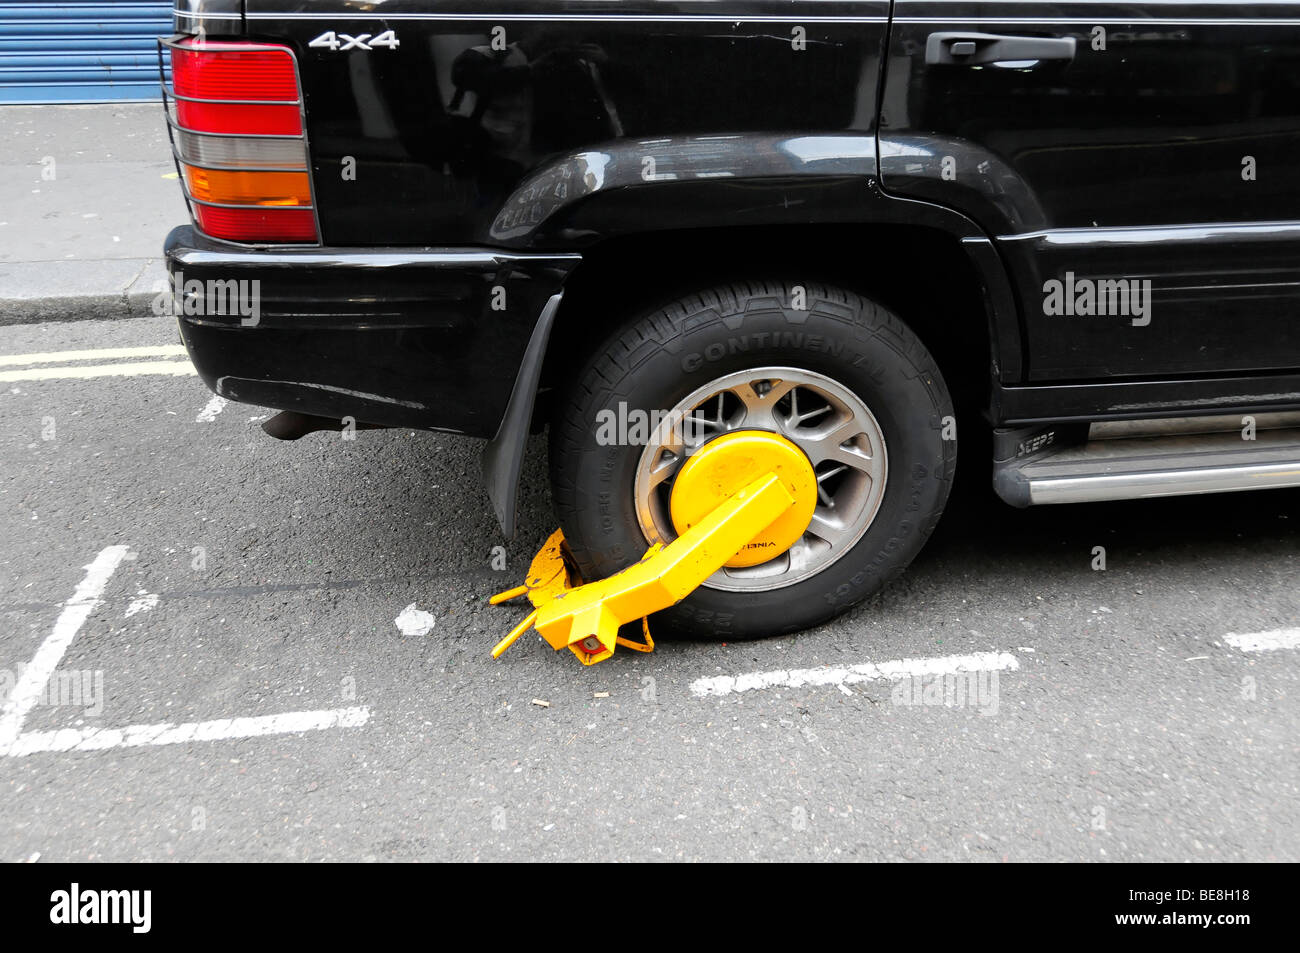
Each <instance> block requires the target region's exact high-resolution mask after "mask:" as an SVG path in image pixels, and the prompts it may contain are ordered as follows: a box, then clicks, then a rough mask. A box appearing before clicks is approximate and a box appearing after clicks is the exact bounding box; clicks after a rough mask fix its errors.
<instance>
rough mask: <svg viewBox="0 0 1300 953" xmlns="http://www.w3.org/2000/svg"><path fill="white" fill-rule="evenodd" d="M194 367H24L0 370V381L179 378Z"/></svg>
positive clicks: (171, 364)
mask: <svg viewBox="0 0 1300 953" xmlns="http://www.w3.org/2000/svg"><path fill="white" fill-rule="evenodd" d="M196 373H198V372H197V371H195V370H194V365H193V364H191V363H190V362H189V361H188V360H184V361H133V362H130V363H127V364H89V365H81V366H79V367H27V368H23V369H22V370H20V371H0V381H54V380H85V379H87V378H91V377H139V376H141V375H142V374H170V375H172V376H173V377H179V376H181V375H184V374H196Z"/></svg>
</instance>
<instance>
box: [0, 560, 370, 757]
mask: <svg viewBox="0 0 1300 953" xmlns="http://www.w3.org/2000/svg"><path fill="white" fill-rule="evenodd" d="M134 558H135V556H134V555H133V554H132V553H131V552H130V551H129V548H128V547H126V546H109V547H107V548H105V549H103V550H102V551H100V553H99V555H98V556H96V557H95V559H94V561H93V562H91V564H90V565H89V566H87V567H86V575H85V578H84V579H82V580H81V584H80V585H78V586H77V588H76V590H75V591H74V592H73V593H72V598H71V599H69V600H68V601H67V602H65V603H64V604H63V610H62V611H61V612H60V613H59V618H58V619H57V620H56V621H55V623H54V631H53V632H51V633H50V635H49V637H48V638H47V639H46V640H45V641H44V642H42V643H41V647H40V648H39V649H37V650H36V656H35V657H34V658H33V659H32V660H31V662H29V663H28V664H27V665H26V666H25V667H24V668H23V672H22V675H21V676H20V677H19V679H18V684H17V685H15V686H14V689H13V691H12V692H10V693H9V698H8V699H7V700H6V701H5V704H4V707H3V708H2V709H0V756H5V755H8V756H10V757H19V756H21V755H28V754H36V753H38V752H49V751H104V750H106V749H111V748H138V747H141V746H144V745H174V744H184V743H187V742H191V741H224V740H227V739H232V738H256V737H260V736H262V735H287V734H299V733H301V732H304V731H323V730H324V729H326V728H358V727H360V726H361V725H364V724H365V723H366V722H368V721H369V720H370V709H369V708H364V707H354V708H334V709H328V710H323V711H292V712H285V713H284V714H282V715H260V716H256V717H248V718H221V719H218V720H216V721H198V722H190V723H188V724H181V725H175V724H171V723H169V722H163V723H160V724H155V725H129V726H127V727H126V728H63V729H59V730H56V731H29V732H27V733H25V734H24V733H23V722H24V721H26V720H27V716H28V715H29V714H30V713H31V710H32V709H33V708H34V707H36V705H37V704H38V703H39V702H40V700H41V695H42V693H43V691H44V689H45V686H46V685H47V684H48V682H49V680H50V676H51V675H53V674H54V672H55V670H56V669H57V668H58V666H59V662H60V661H61V660H62V659H63V656H64V654H66V653H67V651H68V646H70V645H71V644H72V640H73V639H75V638H76V636H77V632H79V631H80V630H81V626H82V625H83V624H84V623H85V621H86V619H87V618H89V616H90V613H91V612H93V611H94V610H95V608H96V607H97V606H99V605H101V604H102V603H103V601H104V599H103V596H104V589H105V588H106V587H107V586H108V580H109V578H110V577H111V576H112V575H113V573H114V571H116V569H117V567H118V566H119V565H121V563H122V560H123V559H134ZM150 599H152V600H153V601H154V602H155V603H156V602H157V600H158V596H157V595H156V594H152V593H145V594H144V598H143V599H137V600H135V602H132V606H134V605H135V603H136V602H144V601H147V600H150ZM131 614H132V613H131V610H130V608H128V610H127V615H131Z"/></svg>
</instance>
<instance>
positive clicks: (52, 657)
mask: <svg viewBox="0 0 1300 953" xmlns="http://www.w3.org/2000/svg"><path fill="white" fill-rule="evenodd" d="M126 554H127V547H125V546H109V547H107V548H106V549H103V550H101V551H100V554H99V555H98V556H96V557H95V559H94V562H92V563H91V564H90V565H89V566H87V567H86V577H85V578H84V579H82V580H81V584H80V585H79V586H77V588H76V590H75V591H74V592H73V593H72V598H71V599H69V600H68V601H67V602H65V603H64V604H63V611H62V612H60V613H59V618H58V620H57V621H55V623H54V631H53V632H51V633H50V635H49V637H48V638H47V639H46V640H45V641H44V642H42V643H41V647H40V648H39V649H37V650H36V656H35V657H34V658H33V659H32V661H31V663H30V664H29V665H28V666H27V667H26V668H24V669H23V674H22V676H21V677H20V678H19V679H18V684H17V685H15V686H14V689H13V691H12V692H10V694H9V698H8V700H7V701H6V702H5V704H4V708H3V709H0V752H4V751H5V750H6V749H7V748H8V747H9V746H10V745H11V744H13V743H14V741H15V739H17V738H18V734H19V732H21V731H22V730H23V722H24V721H25V720H26V719H27V715H28V713H29V712H31V710H32V708H34V707H35V705H36V703H37V702H38V701H39V700H40V697H41V691H42V690H43V689H44V688H45V683H46V682H48V681H49V680H50V676H51V675H53V674H54V670H55V669H56V668H58V667H59V662H60V660H62V658H63V653H64V652H66V651H68V646H69V645H71V644H72V640H73V639H74V638H76V637H77V632H78V630H80V629H81V626H82V624H83V623H84V622H85V621H86V619H87V618H88V617H89V616H90V613H91V612H93V611H94V610H95V607H96V606H98V605H99V604H100V603H101V602H102V601H103V599H102V598H101V597H102V596H103V595H104V587H105V586H107V585H108V580H109V577H110V576H112V575H113V572H114V571H115V570H116V569H117V567H118V565H120V564H121V562H122V560H123V559H125V558H126Z"/></svg>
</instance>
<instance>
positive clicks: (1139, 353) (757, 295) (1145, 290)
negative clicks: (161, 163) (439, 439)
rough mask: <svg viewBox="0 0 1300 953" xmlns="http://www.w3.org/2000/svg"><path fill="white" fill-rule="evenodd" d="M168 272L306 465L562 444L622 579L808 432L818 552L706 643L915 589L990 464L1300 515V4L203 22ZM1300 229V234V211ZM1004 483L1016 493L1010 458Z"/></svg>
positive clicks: (1045, 496) (563, 509)
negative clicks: (1252, 492)
mask: <svg viewBox="0 0 1300 953" xmlns="http://www.w3.org/2000/svg"><path fill="white" fill-rule="evenodd" d="M175 25H176V35H175V36H173V37H171V38H170V39H169V40H167V41H165V43H164V49H163V50H162V53H163V62H164V67H165V69H166V70H167V72H168V76H169V78H170V86H169V88H168V101H167V110H168V121H169V124H170V128H171V135H172V142H173V145H174V147H175V152H176V157H177V162H178V167H179V170H180V173H181V177H182V180H183V182H184V185H185V189H186V195H187V197H188V199H189V202H190V207H191V211H192V215H193V219H194V223H193V224H192V225H188V226H184V227H181V228H178V229H176V230H175V231H173V232H172V233H171V235H170V236H169V237H168V239H167V245H166V254H167V261H168V265H169V267H170V269H171V271H172V274H173V277H174V285H175V292H176V304H177V307H178V310H179V312H180V315H181V316H180V325H181V331H182V334H183V336H184V339H185V343H186V345H187V347H188V348H189V351H190V354H191V356H192V358H193V360H194V364H195V365H196V367H197V368H198V370H199V372H200V374H201V375H202V377H203V379H204V381H205V382H206V383H207V384H208V386H209V387H211V388H212V389H213V390H214V391H216V392H217V393H219V394H221V395H222V396H224V397H228V398H230V399H232V400H238V401H245V402H248V403H253V404H260V405H264V406H269V407H273V408H276V409H279V410H282V411H284V412H283V413H281V414H280V415H279V416H278V417H276V418H275V419H274V420H273V421H272V422H270V424H269V425H268V430H269V431H271V432H272V433H273V434H274V435H276V436H280V437H284V438H295V437H299V436H302V435H303V434H305V433H308V432H311V431H313V430H319V429H324V428H326V427H334V428H338V427H347V428H351V427H363V426H373V427H412V428H426V429H429V430H442V431H450V432H453V433H460V434H466V435H470V436H474V437H482V438H487V439H488V441H489V442H488V443H487V446H486V450H485V452H484V457H483V460H484V473H485V477H486V483H487V489H488V493H489V494H490V496H491V498H492V500H493V502H494V504H495V507H496V511H497V514H498V516H499V518H500V521H501V525H502V528H503V529H504V530H505V531H506V533H511V532H512V531H513V527H514V522H515V505H516V504H515V498H516V487H517V483H518V481H519V473H520V456H521V452H522V448H523V444H524V440H525V438H526V436H527V434H528V433H529V432H530V430H532V429H534V428H540V427H542V426H543V425H545V424H546V423H549V426H550V446H551V474H552V481H553V495H554V501H555V506H556V510H557V515H558V517H559V521H560V523H561V526H562V528H563V531H564V534H565V537H566V538H567V540H568V544H569V547H570V549H571V554H572V557H573V559H574V560H575V562H576V565H577V566H578V567H579V568H580V570H581V572H582V574H583V575H584V576H586V577H587V578H597V577H600V576H604V575H607V574H609V573H611V572H613V571H615V570H618V569H620V568H623V567H625V566H627V565H629V564H630V563H632V562H634V561H635V560H637V559H638V558H640V557H641V556H642V554H643V553H644V552H645V550H646V548H647V546H648V545H650V544H652V543H655V542H658V541H664V540H670V539H672V538H673V537H674V536H675V535H676V527H675V524H674V520H673V516H672V512H671V493H672V487H673V481H674V478H675V476H676V474H677V473H678V471H679V470H680V468H681V467H682V466H683V465H684V463H685V461H686V460H687V459H688V458H689V457H690V456H691V455H692V454H693V453H694V452H696V451H697V450H699V448H700V447H702V446H704V445H706V444H707V443H708V442H709V441H710V440H713V439H715V438H717V437H718V436H719V435H721V434H724V433H728V432H732V431H736V430H744V429H750V430H760V431H766V432H769V433H777V434H780V435H782V436H784V437H786V438H788V439H789V440H790V441H791V442H793V443H794V444H795V445H796V446H797V447H798V448H799V449H800V450H801V451H802V452H803V453H804V454H806V456H807V459H808V461H809V463H810V464H811V465H812V467H813V469H814V472H815V474H816V479H817V488H818V491H817V492H818V499H817V505H816V509H815V511H814V512H813V515H812V517H811V521H810V522H809V523H808V527H807V530H806V531H805V532H804V534H803V536H802V537H801V538H800V539H798V540H797V541H796V542H795V543H793V544H792V545H790V546H789V548H788V549H786V550H785V551H783V552H781V553H779V554H773V555H772V557H771V558H770V559H766V560H765V561H762V562H758V563H756V564H754V563H753V561H752V560H748V561H747V563H749V564H746V565H743V566H729V567H727V568H724V569H722V570H720V571H719V572H718V573H717V574H715V575H714V576H713V577H711V578H710V579H709V581H708V582H707V583H706V584H705V585H704V586H703V587H701V588H700V589H699V590H697V591H696V592H695V593H694V594H693V595H691V596H690V597H689V598H688V599H686V600H685V601H684V602H682V603H680V604H679V605H678V606H676V607H674V608H673V609H672V610H669V613H668V614H669V615H670V616H672V618H673V620H674V621H675V622H676V623H678V624H679V625H682V626H684V627H686V628H692V629H695V630H700V631H705V632H713V633H719V634H725V633H731V634H745V635H755V634H761V633H769V632H779V631H789V630H793V629H797V628H800V627H804V626H808V625H811V624H814V623H816V622H819V621H821V620H824V619H826V618H829V617H830V616H832V615H834V614H835V613H838V612H840V611H842V610H844V609H845V608H847V607H848V606H851V605H853V604H854V603H856V602H858V601H860V600H861V599H863V598H864V597H866V596H868V595H870V594H871V593H873V592H874V591H876V590H877V589H879V588H880V587H881V586H882V585H883V584H884V583H885V582H886V581H887V580H888V579H890V578H891V577H892V576H893V575H894V574H896V573H898V572H900V571H901V570H902V569H903V568H904V567H905V566H906V565H907V564H908V562H909V561H910V560H911V559H912V558H913V556H915V554H916V553H917V551H918V550H919V549H920V547H921V546H922V544H923V543H924V541H925V539H926V537H927V535H928V534H929V533H930V531H931V529H932V528H933V527H934V525H935V523H936V521H937V520H938V518H939V515H940V513H941V511H942V509H943V507H944V503H945V501H946V499H947V497H948V492H949V488H950V485H951V483H952V480H953V475H954V470H955V466H956V461H957V445H958V440H957V438H958V435H959V434H960V436H961V440H962V443H963V445H964V446H966V447H967V453H966V455H965V457H964V460H965V463H966V465H968V466H976V467H983V466H986V465H988V461H987V460H983V459H979V458H980V457H987V456H990V454H989V452H988V448H989V447H991V448H992V452H991V457H992V460H991V463H992V473H993V481H994V486H995V487H996V489H997V492H998V493H999V494H1000V495H1001V496H1002V497H1003V498H1004V499H1005V500H1006V501H1007V502H1008V503H1010V504H1012V505H1014V506H1025V505H1029V504H1045V503H1065V502H1072V501H1087V500H1113V499H1123V498H1134V497H1145V496H1164V495H1172V494H1185V493H1205V492H1215V491H1229V490H1245V489H1258V488H1272V487H1282V486H1296V485H1300V415H1298V414H1297V411H1300V324H1298V321H1300V319H1297V313H1298V309H1297V303H1298V298H1300V281H1297V261H1300V189H1297V188H1296V187H1295V184H1294V183H1295V182H1296V181H1297V173H1300V148H1298V147H1300V3H1297V2H1275V3H1227V2H1221V3H1212V2H1199V0H1187V2H1179V0H1171V2H1159V3H1110V2H1093V0H1072V2H1065V3H1040V2H1036V0H993V2H974V0H892V2H890V0H793V2H792V0H708V2H705V0H495V2H491V3H477V2H476V3H468V2H454V0H386V2H384V3H358V2H347V0H320V2H310V3H309V2H302V0H180V2H178V5H177V14H176V24H175ZM1293 203H1294V207H1293ZM972 452H974V453H975V456H974V457H972Z"/></svg>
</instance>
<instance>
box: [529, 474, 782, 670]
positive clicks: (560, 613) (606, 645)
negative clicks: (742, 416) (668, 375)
mask: <svg viewBox="0 0 1300 953" xmlns="http://www.w3.org/2000/svg"><path fill="white" fill-rule="evenodd" d="M794 502H795V501H794V497H793V496H791V495H790V492H789V491H788V490H787V489H786V488H785V486H784V485H782V483H781V480H780V478H779V477H778V476H776V474H771V473H769V474H767V475H766V476H762V477H759V478H758V479H757V480H754V481H753V482H752V483H749V484H748V485H747V486H745V487H744V489H742V490H740V491H739V492H737V493H736V494H735V495H734V496H732V497H731V498H730V499H728V500H727V501H726V502H725V503H723V504H722V505H721V506H719V507H717V508H716V509H715V510H713V511H712V512H711V513H709V515H708V516H706V517H705V518H704V519H702V520H701V521H700V522H699V523H697V524H696V525H695V526H693V527H691V528H690V529H688V530H687V531H686V532H685V533H683V534H682V535H681V536H678V537H677V539H675V540H673V541H672V542H671V543H669V544H668V545H667V546H664V547H662V548H660V547H658V546H654V547H651V549H650V551H649V552H648V553H646V555H645V557H644V558H643V559H642V560H641V561H640V562H639V563H637V564H636V565H634V566H630V567H628V568H627V569H625V570H623V571H622V572H620V573H617V574H615V575H613V576H610V577H609V578H608V579H600V580H597V581H596V582H590V583H587V584H586V585H585V586H579V587H578V588H576V589H570V590H568V591H567V592H562V593H560V594H559V595H557V596H556V597H555V598H554V599H552V600H551V601H550V602H548V603H546V604H545V605H543V606H542V607H541V608H540V609H538V610H537V618H536V619H535V620H534V622H533V625H534V626H535V627H536V628H537V631H538V632H539V633H540V634H541V636H542V638H544V639H545V640H546V641H547V642H548V643H550V645H551V647H552V648H554V649H556V650H559V649H562V648H568V649H570V650H571V651H572V652H573V654H574V655H576V656H578V658H579V659H581V660H582V663H583V664H584V665H592V664H594V663H596V662H601V661H604V660H605V659H607V658H609V657H610V656H611V655H613V654H614V645H615V641H616V640H617V638H618V629H619V626H621V625H623V624H624V623H626V622H634V621H635V620H637V619H640V618H644V617H645V616H647V615H649V614H650V613H652V612H658V611H659V610H660V609H667V608H668V607H669V606H671V605H675V604H677V603H678V602H680V601H681V600H682V599H685V598H686V597H687V596H688V595H690V594H691V593H692V592H694V591H695V589H696V588H698V587H699V585H700V584H701V583H702V582H704V580H706V579H708V578H709V577H710V576H712V575H713V574H714V573H715V572H717V571H718V570H719V569H721V568H722V567H723V565H724V564H725V563H726V562H727V561H728V560H729V559H731V558H732V557H733V556H735V555H736V553H737V552H738V551H739V550H740V549H741V547H743V546H744V545H745V544H746V543H748V542H749V541H750V540H751V539H753V538H754V537H755V536H757V535H758V534H759V533H761V532H762V531H763V530H764V529H766V528H767V527H768V526H769V525H771V523H772V522H774V521H775V520H776V518H777V517H779V516H780V515H781V514H782V513H784V512H785V511H786V510H788V509H789V508H790V507H792V506H794Z"/></svg>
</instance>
